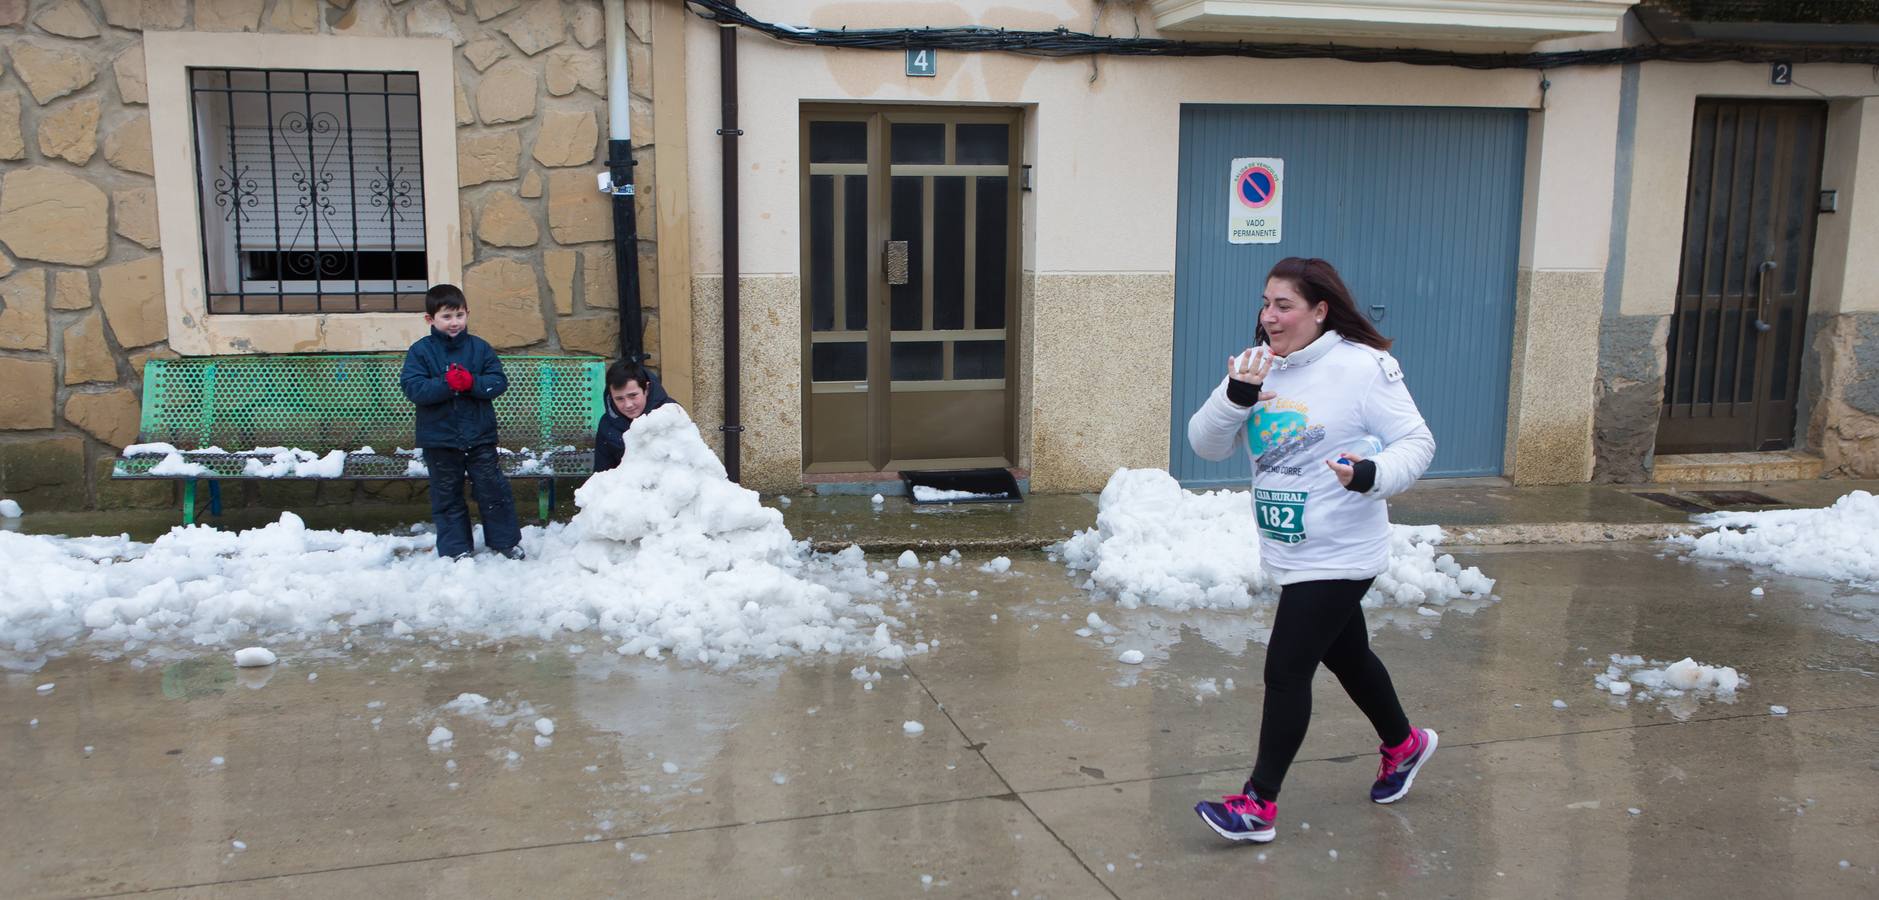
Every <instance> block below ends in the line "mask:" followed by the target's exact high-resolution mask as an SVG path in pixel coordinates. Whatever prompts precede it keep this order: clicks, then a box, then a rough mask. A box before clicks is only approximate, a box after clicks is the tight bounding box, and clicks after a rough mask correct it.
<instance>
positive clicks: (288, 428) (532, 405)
mask: <svg viewBox="0 0 1879 900" xmlns="http://www.w3.org/2000/svg"><path fill="white" fill-rule="evenodd" d="M403 366H404V356H403V355H402V354H355V355H346V354H326V355H306V356H210V357H192V358H186V359H153V360H151V361H150V362H149V363H148V364H147V365H146V367H145V369H144V379H143V381H144V396H143V418H142V420H141V423H140V425H139V428H138V431H139V435H138V441H139V442H140V443H148V442H163V443H168V444H175V445H176V446H178V447H182V448H185V449H187V448H199V447H210V446H219V447H222V448H224V449H227V450H231V451H232V450H246V449H249V448H253V447H274V446H280V447H299V448H301V449H304V450H320V451H325V450H334V449H338V450H356V449H358V448H360V447H366V446H370V447H372V448H373V449H375V450H379V451H382V452H385V453H390V452H392V450H393V449H395V448H398V447H410V446H412V444H413V442H414V441H413V436H414V430H415V427H416V422H415V418H414V416H413V413H412V408H411V401H409V400H406V399H405V396H404V391H403V390H402V389H400V388H399V386H398V373H399V371H400V369H402V367H403ZM502 366H503V371H504V372H505V373H506V374H507V375H508V376H509V389H508V390H507V391H506V392H504V393H503V395H502V396H501V397H498V398H496V421H497V424H498V426H499V427H500V428H501V431H502V445H503V446H505V447H510V448H519V447H532V448H537V449H547V448H552V447H560V446H565V445H569V444H572V445H574V446H577V447H592V446H593V442H594V426H595V424H596V422H597V421H598V420H599V418H600V403H601V396H602V394H603V393H604V391H605V389H606V387H605V384H606V363H605V362H604V361H602V360H600V359H596V358H594V357H585V356H505V357H503V358H502Z"/></svg>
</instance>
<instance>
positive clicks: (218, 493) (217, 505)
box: [209, 478, 222, 516]
mask: <svg viewBox="0 0 1879 900" xmlns="http://www.w3.org/2000/svg"><path fill="white" fill-rule="evenodd" d="M221 514H222V482H221V479H217V478H211V479H209V515H212V516H219V515H221Z"/></svg>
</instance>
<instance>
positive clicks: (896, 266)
mask: <svg viewBox="0 0 1879 900" xmlns="http://www.w3.org/2000/svg"><path fill="white" fill-rule="evenodd" d="M881 267H882V268H883V269H886V270H887V283H888V284H891V285H902V284H906V283H907V242H906V241H888V242H887V245H886V246H884V247H882V248H881Z"/></svg>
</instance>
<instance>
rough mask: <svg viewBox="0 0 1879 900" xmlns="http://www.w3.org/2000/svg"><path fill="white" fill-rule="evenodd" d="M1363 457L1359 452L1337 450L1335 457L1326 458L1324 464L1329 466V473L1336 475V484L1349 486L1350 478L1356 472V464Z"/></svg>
mask: <svg viewBox="0 0 1879 900" xmlns="http://www.w3.org/2000/svg"><path fill="white" fill-rule="evenodd" d="M1363 458H1364V457H1363V454H1361V453H1354V452H1352V451H1349V450H1339V451H1338V454H1337V458H1336V459H1327V460H1325V461H1324V464H1325V465H1326V466H1329V467H1330V469H1331V474H1333V475H1336V476H1337V483H1338V484H1341V485H1343V486H1345V487H1350V486H1351V479H1352V478H1353V477H1355V476H1356V474H1357V464H1358V463H1359V462H1362V461H1363Z"/></svg>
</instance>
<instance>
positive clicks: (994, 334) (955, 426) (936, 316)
mask: <svg viewBox="0 0 1879 900" xmlns="http://www.w3.org/2000/svg"><path fill="white" fill-rule="evenodd" d="M802 121H803V130H802V141H803V147H802V149H803V159H804V160H805V163H804V167H803V174H802V191H803V222H802V228H803V232H802V233H803V241H802V247H803V249H802V266H803V273H804V274H803V376H804V377H803V385H804V390H803V408H804V410H805V415H804V416H803V448H804V469H805V471H808V472H812V473H822V472H873V471H885V470H899V469H946V468H968V467H980V466H1009V465H1012V464H1013V461H1014V460H1016V458H1017V456H1016V448H1015V446H1014V444H1015V435H1016V428H1015V427H1014V423H1015V421H1016V416H1015V412H1016V384H1017V382H1016V379H1015V377H1012V376H1013V373H1015V372H1016V369H1017V355H1016V354H1017V341H1016V336H1017V327H1016V326H1017V320H1018V292H1017V284H1018V281H1017V275H1018V228H1017V222H1018V216H1019V205H1018V204H1019V178H1018V176H1019V153H1018V146H1019V145H1018V124H1019V113H1018V111H1016V110H996V109H994V110H986V109H971V110H967V109H946V108H900V109H881V110H866V109H857V108H854V107H830V108H811V109H806V110H805V111H804V113H803V120H802Z"/></svg>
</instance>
